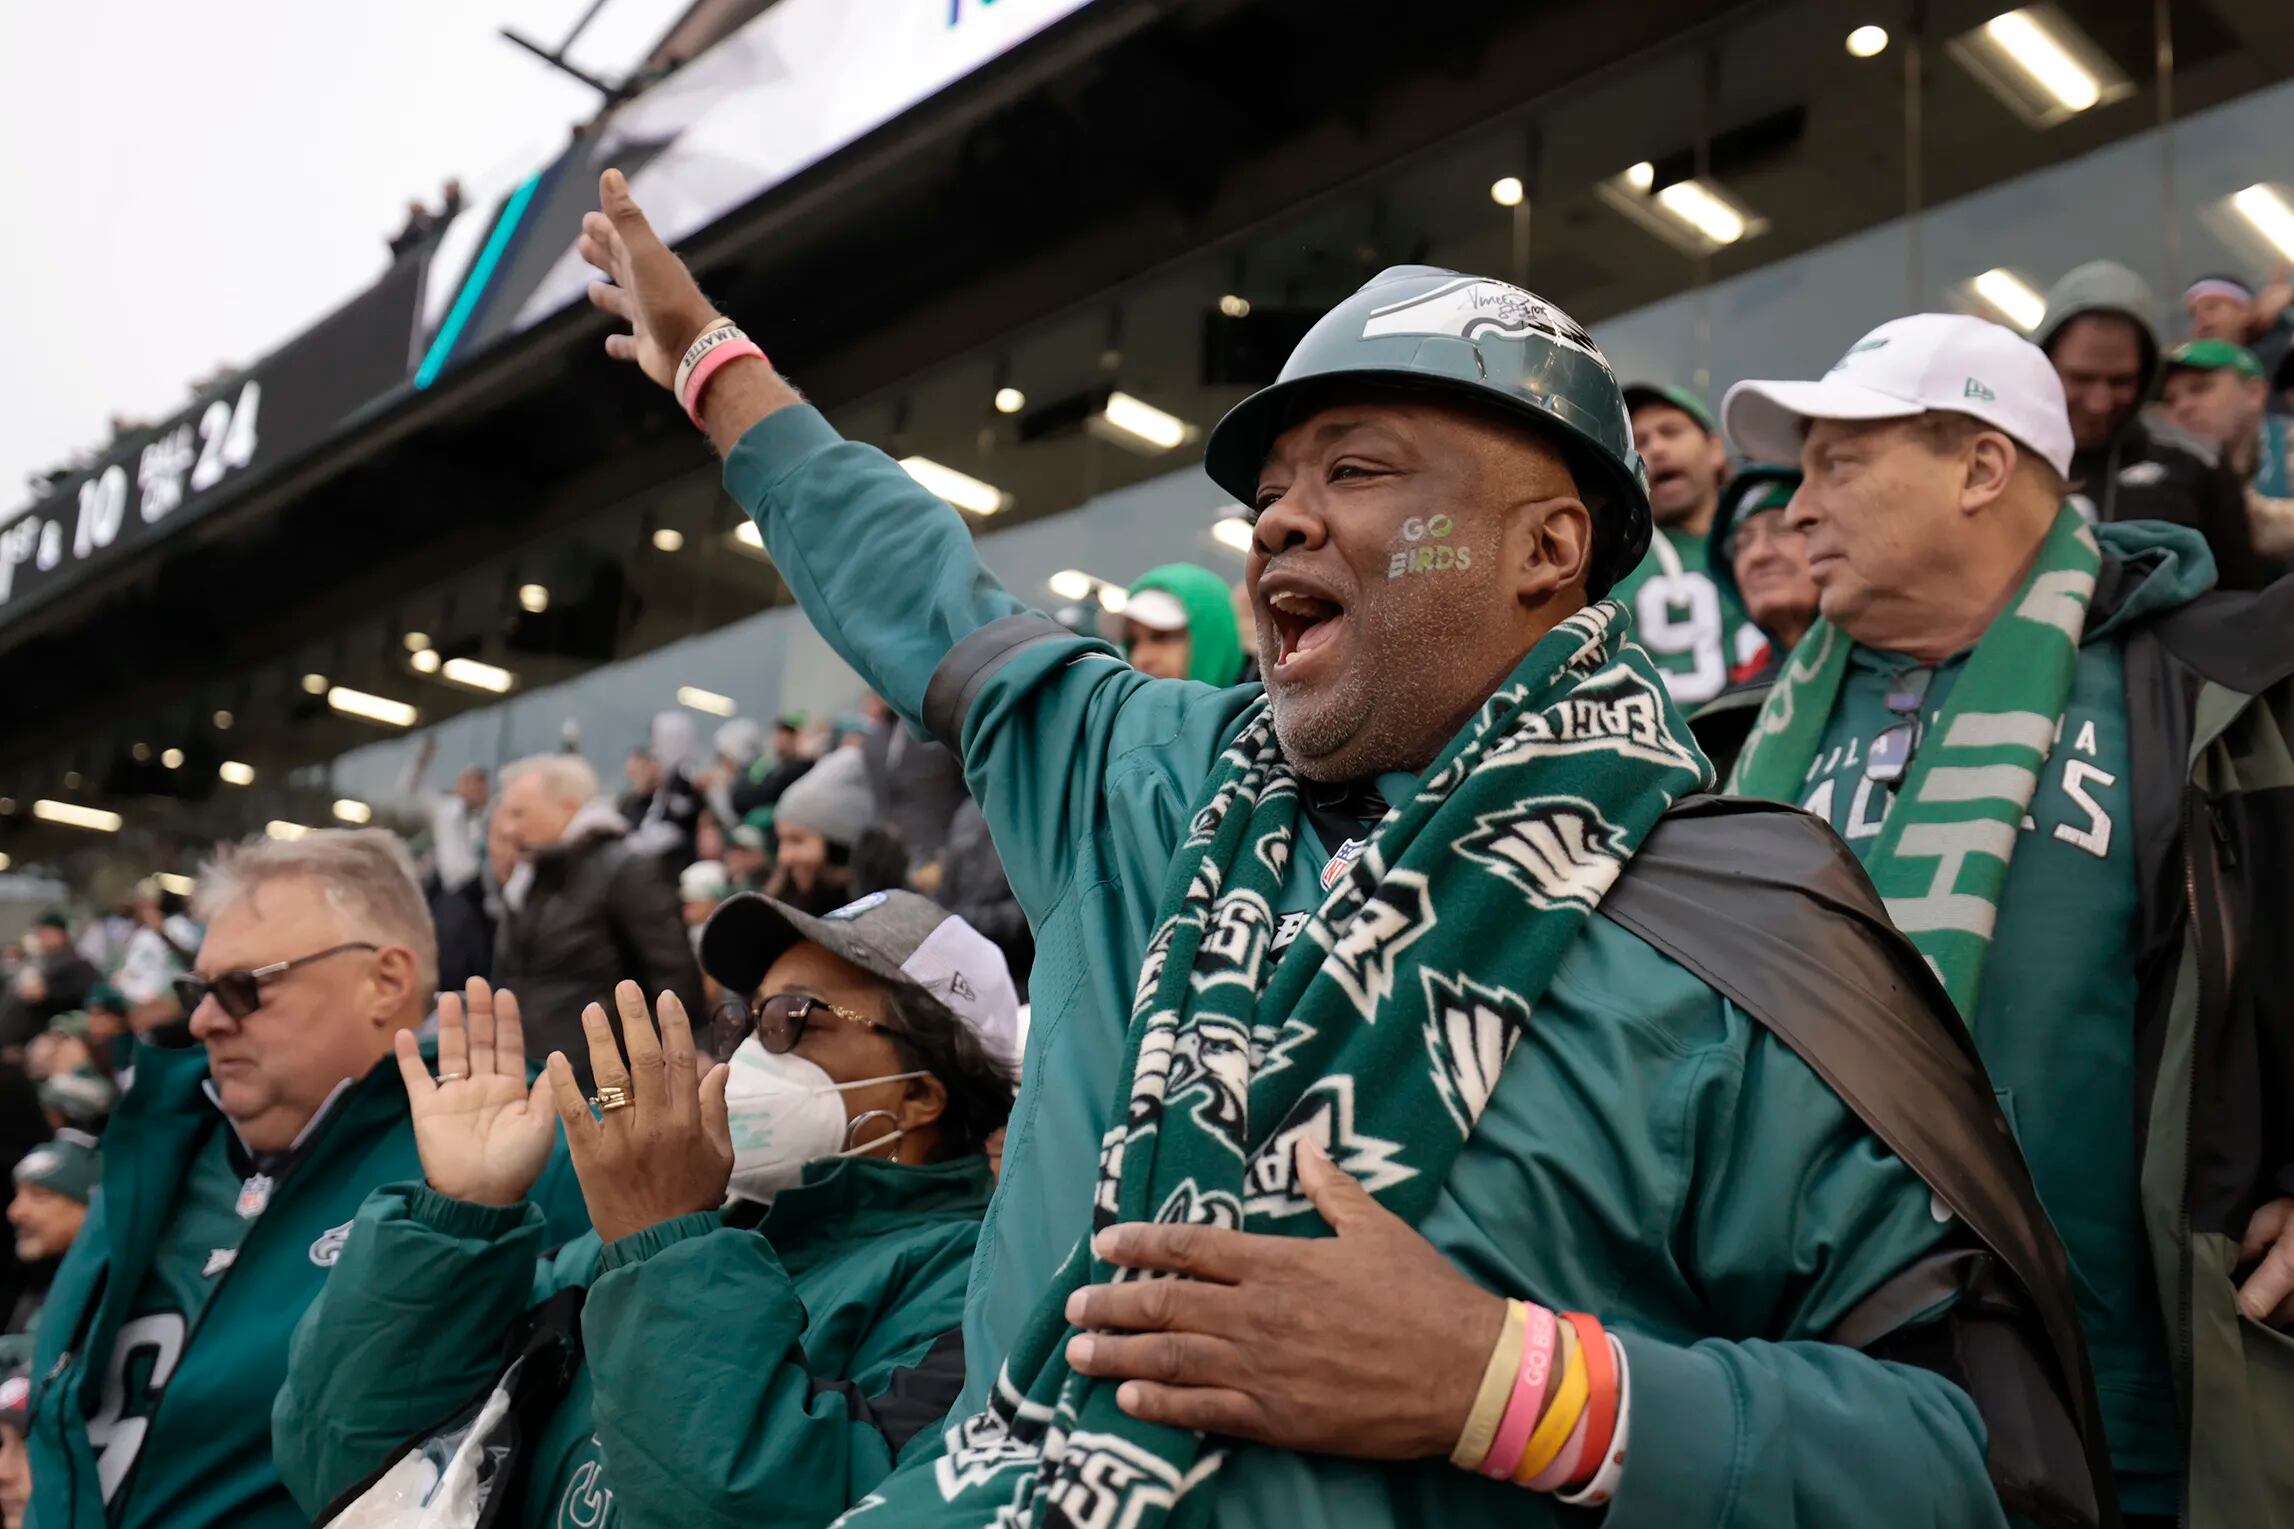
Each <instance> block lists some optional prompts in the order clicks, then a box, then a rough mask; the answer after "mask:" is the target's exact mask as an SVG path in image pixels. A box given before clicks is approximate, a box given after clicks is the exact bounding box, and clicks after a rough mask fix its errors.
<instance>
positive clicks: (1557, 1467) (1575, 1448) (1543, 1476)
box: [1526, 1407, 1593, 1492]
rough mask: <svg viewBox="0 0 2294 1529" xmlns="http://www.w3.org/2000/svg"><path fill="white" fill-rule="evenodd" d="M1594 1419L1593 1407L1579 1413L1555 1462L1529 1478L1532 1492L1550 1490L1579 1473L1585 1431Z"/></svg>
mask: <svg viewBox="0 0 2294 1529" xmlns="http://www.w3.org/2000/svg"><path fill="white" fill-rule="evenodd" d="M1592 1421H1593V1409H1592V1408H1591V1407H1587V1408H1586V1409H1585V1410H1584V1411H1582V1412H1580V1413H1578V1414H1577V1426H1576V1427H1575V1428H1572V1429H1570V1430H1569V1438H1568V1439H1567V1440H1566V1441H1565V1442H1564V1443H1563V1444H1562V1446H1561V1453H1560V1454H1558V1455H1555V1456H1554V1457H1553V1463H1552V1464H1550V1465H1548V1466H1547V1467H1546V1468H1545V1469H1544V1470H1542V1471H1539V1472H1538V1473H1537V1474H1536V1475H1534V1476H1532V1477H1530V1478H1529V1480H1528V1482H1527V1483H1526V1485H1527V1486H1528V1487H1529V1489H1530V1490H1531V1491H1532V1492H1550V1491H1552V1490H1553V1489H1554V1488H1555V1487H1557V1486H1560V1485H1561V1484H1562V1483H1563V1482H1565V1481H1568V1480H1569V1479H1570V1478H1571V1477H1573V1476H1575V1475H1576V1474H1577V1462H1578V1460H1579V1458H1580V1457H1582V1456H1583V1455H1584V1453H1585V1431H1586V1428H1587V1426H1588V1425H1589V1424H1590V1423H1591V1422H1592Z"/></svg>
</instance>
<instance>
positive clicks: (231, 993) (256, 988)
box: [175, 940, 382, 1019]
mask: <svg viewBox="0 0 2294 1529" xmlns="http://www.w3.org/2000/svg"><path fill="white" fill-rule="evenodd" d="M380 949H382V947H381V946H380V945H377V944H375V943H374V942H373V941H371V940H350V941H346V942H345V943H343V944H341V945H329V946H328V947H327V948H326V949H324V950H314V951H312V952H311V953H310V954H309V955H307V956H297V957H295V959H294V960H292V961H273V962H272V963H271V964H270V965H269V966H251V967H245V968H242V969H241V970H239V971H231V972H217V973H216V974H215V975H214V976H212V977H202V976H199V975H197V974H196V973H194V974H192V975H190V976H184V977H178V978H176V979H175V1001H176V1002H177V1003H180V1004H182V1005H183V1012H184V1013H186V1014H189V1013H191V1012H192V1011H193V1010H194V1009H197V1008H198V1007H199V1005H200V1004H201V1002H203V1001H204V1000H205V999H207V998H208V997H209V996H213V998H214V999H215V1006H216V1007H217V1008H219V1009H221V1010H222V1011H223V1012H224V1013H226V1014H228V1015H230V1016H231V1017H232V1018H233V1019H245V1018H246V1017H247V1016H248V1015H250V1014H252V1013H254V1012H255V1011H256V1010H257V1009H259V1008H261V1007H262V1006H263V985H264V984H265V983H267V982H270V981H272V980H273V979H275V978H278V977H283V976H285V975H286V974H287V973H288V972H291V971H293V970H294V969H295V968H296V967H298V966H308V965H310V964H311V963H312V962H313V961H324V960H325V959H326V958H327V957H329V956H339V955H341V954H342V953H343V952H344V951H346V950H380Z"/></svg>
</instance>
